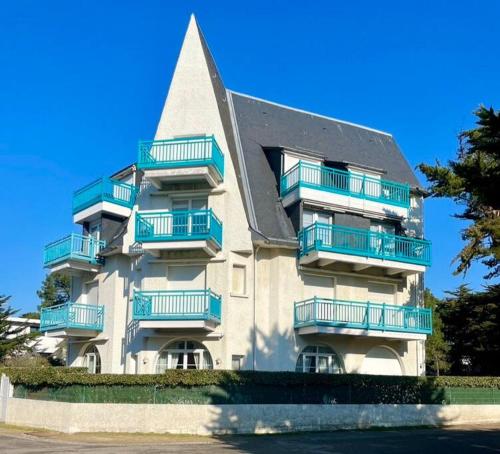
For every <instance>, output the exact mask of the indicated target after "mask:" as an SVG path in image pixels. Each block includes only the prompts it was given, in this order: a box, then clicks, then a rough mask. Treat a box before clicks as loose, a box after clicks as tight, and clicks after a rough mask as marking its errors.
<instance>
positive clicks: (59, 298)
mask: <svg viewBox="0 0 500 454" xmlns="http://www.w3.org/2000/svg"><path fill="white" fill-rule="evenodd" d="M70 286H71V281H70V278H69V276H67V275H64V274H58V273H52V274H47V276H45V279H44V281H43V282H42V288H41V289H40V290H38V291H37V292H36V293H37V295H38V297H39V298H40V300H41V302H42V304H41V306H40V307H42V308H43V307H51V306H56V305H58V304H64V303H66V302H67V301H69V298H70V288H71V287H70Z"/></svg>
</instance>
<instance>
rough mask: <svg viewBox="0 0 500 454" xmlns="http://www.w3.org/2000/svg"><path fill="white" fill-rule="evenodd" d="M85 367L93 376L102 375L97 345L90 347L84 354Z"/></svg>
mask: <svg viewBox="0 0 500 454" xmlns="http://www.w3.org/2000/svg"><path fill="white" fill-rule="evenodd" d="M83 367H86V368H87V370H88V372H89V373H91V374H100V373H101V355H99V351H98V350H97V347H96V346H95V345H89V346H88V347H87V349H86V350H85V353H84V354H83Z"/></svg>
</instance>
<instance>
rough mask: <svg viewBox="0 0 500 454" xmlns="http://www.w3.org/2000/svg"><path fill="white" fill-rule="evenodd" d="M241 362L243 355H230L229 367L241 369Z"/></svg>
mask: <svg viewBox="0 0 500 454" xmlns="http://www.w3.org/2000/svg"><path fill="white" fill-rule="evenodd" d="M242 362H243V355H233V356H231V369H233V370H241V366H242V364H241V363H242Z"/></svg>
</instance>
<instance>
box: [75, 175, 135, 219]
mask: <svg viewBox="0 0 500 454" xmlns="http://www.w3.org/2000/svg"><path fill="white" fill-rule="evenodd" d="M136 194H137V189H136V187H135V186H133V185H131V184H127V183H122V182H121V181H117V180H112V179H111V178H99V179H98V180H96V181H94V182H92V183H90V184H88V185H87V186H85V187H83V188H81V189H79V190H78V191H75V192H74V194H73V214H76V213H78V212H80V211H82V210H84V209H85V208H88V207H90V206H92V205H95V204H96V203H99V202H111V203H114V204H116V205H121V206H124V207H127V208H132V207H133V205H134V202H135V196H136Z"/></svg>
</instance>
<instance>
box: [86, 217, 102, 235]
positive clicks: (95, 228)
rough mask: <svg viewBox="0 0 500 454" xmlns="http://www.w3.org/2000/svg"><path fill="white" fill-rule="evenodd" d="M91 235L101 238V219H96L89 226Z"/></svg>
mask: <svg viewBox="0 0 500 454" xmlns="http://www.w3.org/2000/svg"><path fill="white" fill-rule="evenodd" d="M89 235H90V236H91V237H93V238H95V239H96V240H100V239H101V221H100V220H99V221H96V222H94V223H92V224H90V226H89Z"/></svg>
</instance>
